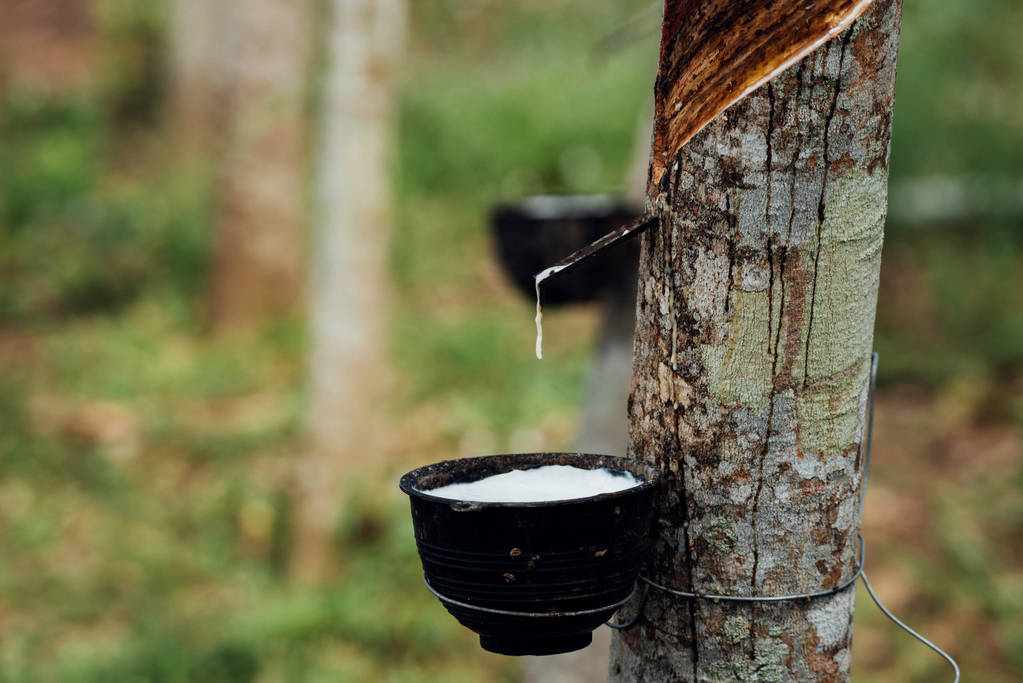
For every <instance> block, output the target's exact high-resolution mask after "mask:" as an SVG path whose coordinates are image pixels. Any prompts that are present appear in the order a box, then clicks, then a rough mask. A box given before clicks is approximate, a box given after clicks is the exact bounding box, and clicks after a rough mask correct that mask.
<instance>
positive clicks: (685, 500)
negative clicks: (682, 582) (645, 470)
mask: <svg viewBox="0 0 1023 683" xmlns="http://www.w3.org/2000/svg"><path fill="white" fill-rule="evenodd" d="M681 419H682V412H681V411H675V448H676V452H677V453H678V457H679V458H680V462H679V466H678V472H679V482H680V484H681V485H682V542H683V543H684V544H685V556H686V573H687V574H688V577H687V580H688V582H689V588H687V590H688V591H689V592H690V593H692V592H695V588H694V587H693V564H694V562H695V558H694V557H693V547H692V546H691V545H690V541H689V489H687V488H686V458H685V454H684V453H683V452H682V439H681V437H680V436H679V434H680V433H681V431H682V430H681V428H680V427H681V425H680V424H679V423H680V422H681ZM686 603H687V605H688V611H689V630H690V635H691V637H690V643H691V645H690V647H691V650H692V653H693V680H694V681H695V680H696V672H697V666H698V664H699V661H700V647H699V639H698V638H697V635H696V605H695V604H694V601H693V600H687V601H686Z"/></svg>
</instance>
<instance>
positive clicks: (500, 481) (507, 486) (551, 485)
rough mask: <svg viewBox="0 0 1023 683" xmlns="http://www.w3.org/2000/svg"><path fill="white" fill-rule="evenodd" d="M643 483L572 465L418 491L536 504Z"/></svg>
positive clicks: (625, 474) (624, 474)
mask: <svg viewBox="0 0 1023 683" xmlns="http://www.w3.org/2000/svg"><path fill="white" fill-rule="evenodd" d="M641 483H643V482H642V480H640V479H637V478H636V477H634V476H632V474H630V473H628V472H620V471H618V470H609V469H607V468H606V467H605V468H602V469H596V470H585V469H582V468H579V467H573V466H571V465H545V466H543V467H536V468H534V469H531V470H512V471H511V472H502V473H501V474H495V475H493V476H490V477H486V478H485V479H480V480H479V481H472V482H465V483H460V484H448V485H447V486H439V487H437V488H435V489H420V490H421V491H423V493H428V494H430V495H431V496H438V497H440V498H450V499H453V500H467V501H475V502H480V503H539V502H544V501H552V500H571V499H574V498H587V497H589V496H596V495H598V494H601V493H613V492H615V491H623V490H625V489H629V488H632V487H633V486H637V485H639V484H641Z"/></svg>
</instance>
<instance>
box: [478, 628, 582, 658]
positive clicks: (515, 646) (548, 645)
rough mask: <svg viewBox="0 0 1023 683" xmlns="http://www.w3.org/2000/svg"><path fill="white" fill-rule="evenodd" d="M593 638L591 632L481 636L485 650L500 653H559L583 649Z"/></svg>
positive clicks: (517, 654)
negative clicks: (529, 636) (537, 635)
mask: <svg viewBox="0 0 1023 683" xmlns="http://www.w3.org/2000/svg"><path fill="white" fill-rule="evenodd" d="M592 640H593V636H592V635H591V634H589V633H582V634H578V635H572V636H560V637H557V638H494V637H491V636H480V645H481V646H482V647H483V649H484V650H487V651H489V652H496V653H497V654H499V655H513V656H520V655H559V654H561V653H563V652H573V651H575V650H581V649H583V648H584V647H586V646H587V645H589V644H590V642H591V641H592Z"/></svg>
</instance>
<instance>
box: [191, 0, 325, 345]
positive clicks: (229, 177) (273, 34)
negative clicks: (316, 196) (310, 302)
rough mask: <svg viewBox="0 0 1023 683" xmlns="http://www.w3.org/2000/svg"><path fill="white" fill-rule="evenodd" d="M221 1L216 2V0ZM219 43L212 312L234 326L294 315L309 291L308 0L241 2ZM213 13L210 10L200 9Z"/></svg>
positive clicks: (221, 323) (220, 322) (216, 321)
mask: <svg viewBox="0 0 1023 683" xmlns="http://www.w3.org/2000/svg"><path fill="white" fill-rule="evenodd" d="M210 4H216V3H210ZM235 7H236V12H235V13H234V15H233V16H231V17H230V22H229V23H230V30H227V31H226V32H225V33H224V34H222V35H220V36H209V38H210V39H212V40H214V41H224V42H225V43H226V46H225V47H224V48H220V49H218V50H215V51H214V53H215V54H216V53H219V54H220V58H221V59H223V60H225V65H224V68H225V71H224V76H223V77H224V78H226V79H227V86H226V87H227V88H229V94H228V96H227V98H228V101H227V105H226V108H227V111H228V112H229V116H228V117H227V123H226V124H225V125H224V128H225V129H226V134H227V138H228V141H227V144H226V146H225V149H224V151H223V157H222V159H220V161H219V168H218V172H217V175H218V178H217V210H216V219H215V220H216V225H215V228H214V233H215V234H214V245H213V246H214V248H213V268H212V282H211V285H210V302H209V315H210V320H211V323H212V324H213V327H214V328H215V329H217V330H228V329H233V328H237V327H245V326H248V325H251V324H253V323H258V322H260V321H262V320H263V319H264V318H266V317H268V316H271V315H275V314H281V313H289V312H294V311H295V310H296V309H297V305H298V304H299V303H300V295H301V292H302V289H303V284H304V283H303V273H304V269H303V265H304V256H305V251H306V240H305V230H304V225H305V205H306V202H305V193H304V191H303V189H304V180H305V158H306V155H305V132H306V131H305V101H306V92H307V88H306V85H307V82H308V80H307V75H308V65H309V56H310V54H309V53H310V50H309V46H310V44H311V42H312V17H311V10H312V4H311V2H310V0H294V2H278V1H277V0H245V2H239V3H237V4H236V5H235ZM204 11H206V12H208V11H209V10H204Z"/></svg>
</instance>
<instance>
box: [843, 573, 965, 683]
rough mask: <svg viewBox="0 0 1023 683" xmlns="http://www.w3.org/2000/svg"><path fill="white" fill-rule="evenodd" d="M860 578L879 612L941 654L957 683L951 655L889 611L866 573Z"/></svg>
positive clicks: (956, 672) (955, 666) (954, 664)
mask: <svg viewBox="0 0 1023 683" xmlns="http://www.w3.org/2000/svg"><path fill="white" fill-rule="evenodd" d="M862 578H863V585H864V586H866V588H867V593H869V594H870V599H871V600H873V601H874V604H875V605H877V608H878V609H879V610H881V612H882V613H883V614H884V615H885V616H886V617H888V618H889V619H891V620H892V621H893V622H894V623H895V624H896V625H898V626H899V628H901V629H902V630H903V631H905V632H906V633H908V634H909V635H911V636H913V637H914V638H916V639H917V640H919V641H920V642H921V643H923V644H924V645H926V646H927V647H929V648H931V649H932V650H934V651H935V652H937V653H938V654H939V655H941V656H942V657H943V658H944V659H945V661H946V662H948V663H949V664H950V665H951V666H952V671H954V672H955V679H954V681H953V683H959V665H958V664H956V660H954V659H952V657H951V656H950V655H949V654H948V653H947V652H945V651H944V650H942V649H941V648H940V647H938V646H937V645H935V644H934V643H932V642H931V641H929V640H927V639H926V638H924V637H923V636H922V635H920V634H919V633H917V632H916V631H914V630H913V629H911V628H910V627H909V626H907V625H906V624H905V623H904V622H902V621H901V620H900V619H899V618H898V617H896V616H895V615H894V614H892V613H891V612H889V611H888V608H887V607H885V606H884V604H883V603H882V602H881V599H880V598H878V597H877V594H876V593H874V587H873V586H871V585H870V581H869V580H867V575H866V574H864V575H863V577H862Z"/></svg>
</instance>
